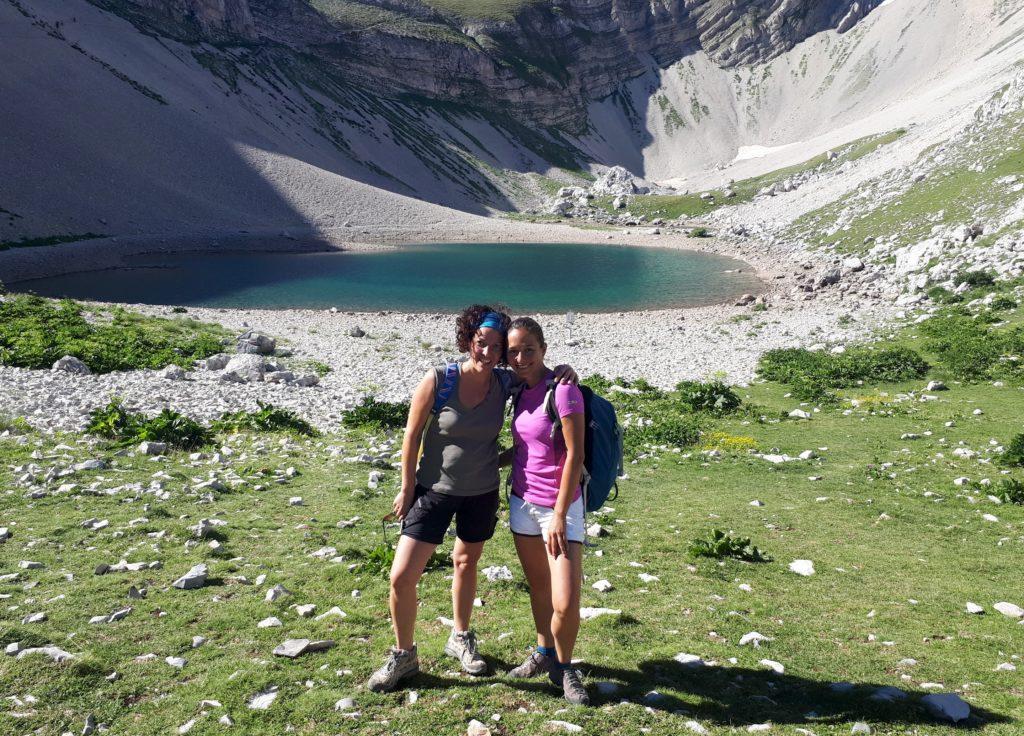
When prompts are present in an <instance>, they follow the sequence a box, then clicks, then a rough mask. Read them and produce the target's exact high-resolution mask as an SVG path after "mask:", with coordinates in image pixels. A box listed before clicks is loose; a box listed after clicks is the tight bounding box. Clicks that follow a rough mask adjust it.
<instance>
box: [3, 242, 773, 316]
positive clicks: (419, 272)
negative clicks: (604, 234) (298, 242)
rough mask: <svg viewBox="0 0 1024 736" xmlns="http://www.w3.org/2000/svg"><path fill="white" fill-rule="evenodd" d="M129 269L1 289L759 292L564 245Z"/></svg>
mask: <svg viewBox="0 0 1024 736" xmlns="http://www.w3.org/2000/svg"><path fill="white" fill-rule="evenodd" d="M131 263H132V266H131V267H130V268H121V269H114V270H108V271H91V272H86V273H77V274H69V275H66V276H58V277H54V278H48V279H36V280H32V281H22V282H20V283H15V284H10V285H9V286H10V287H11V288H12V289H13V290H16V291H32V292H35V293H37V294H40V295H43V296H51V297H65V296H66V297H73V298H77V299H92V300H98V301H112V302H129V303H143V304H175V305H179V304H180V305H187V306H208V307H238V308H264V309H286V308H317V309H320V308H328V307H338V308H339V309H347V310H358V311H375V310H382V309H388V310H397V311H409V312H421V311H445V312H450V311H453V310H457V309H460V308H462V307H464V306H465V305H466V304H470V303H473V302H499V303H503V304H505V305H507V306H508V307H509V308H510V309H513V310H515V311H519V312H562V311H566V310H576V311H581V312H599V311H600V312H604V311H625V310H641V309H657V308H664V307H680V306H699V305H706V304H715V303H721V302H724V301H727V300H729V299H731V298H733V297H736V296H738V295H739V294H742V293H744V292H749V291H757V290H758V289H759V287H760V286H761V284H760V282H759V281H758V280H757V279H756V278H755V276H754V274H753V269H752V268H751V267H750V266H749V265H747V264H745V263H741V262H740V261H735V260H732V259H729V258H723V257H720V256H714V255H707V254H703V253H695V252H691V251H680V250H670V249H667V248H644V247H630V246H617V245H584V244H565V243H559V244H540V243H536V244H521V243H516V244H508V243H497V244H489V243H479V244H477V243H473V244H465V243H460V244H454V243H443V244H425V245H413V246H406V247H402V248H396V249H388V250H382V251H373V252H367V251H362V252H358V251H346V252H329V253H221V254H211V253H185V254H178V255H148V256H139V257H137V258H135V259H133V260H132V262H131ZM737 269H742V271H741V272H736V271H737Z"/></svg>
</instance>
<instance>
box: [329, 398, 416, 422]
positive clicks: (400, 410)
mask: <svg viewBox="0 0 1024 736" xmlns="http://www.w3.org/2000/svg"><path fill="white" fill-rule="evenodd" d="M408 416H409V403H408V402H404V401H403V402H390V401H378V400H377V399H376V398H374V397H373V396H364V397H363V400H362V401H361V402H359V404H357V405H356V406H355V407H353V408H351V409H349V410H348V411H346V412H345V413H344V414H342V417H341V423H342V425H344V426H346V427H362V428H367V429H398V428H401V427H404V426H405V420H406V418H407V417H408Z"/></svg>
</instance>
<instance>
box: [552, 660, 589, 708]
mask: <svg viewBox="0 0 1024 736" xmlns="http://www.w3.org/2000/svg"><path fill="white" fill-rule="evenodd" d="M548 678H549V679H550V680H551V684H552V685H554V686H555V687H557V688H558V689H559V690H561V691H562V694H563V695H564V696H565V699H566V700H568V701H569V702H570V703H572V704H573V705H590V696H589V695H587V689H586V688H585V687H583V681H582V680H581V679H580V673H579V672H578V671H577V670H575V669H573V668H572V667H569V668H567V669H564V670H562V669H559V668H558V667H552V668H551V671H550V672H548Z"/></svg>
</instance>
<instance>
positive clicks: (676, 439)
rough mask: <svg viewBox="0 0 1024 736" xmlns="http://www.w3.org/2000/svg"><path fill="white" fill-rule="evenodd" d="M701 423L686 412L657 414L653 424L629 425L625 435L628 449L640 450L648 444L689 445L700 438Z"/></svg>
mask: <svg viewBox="0 0 1024 736" xmlns="http://www.w3.org/2000/svg"><path fill="white" fill-rule="evenodd" d="M700 429H701V423H700V421H699V420H698V419H697V418H696V417H692V416H688V415H685V414H669V415H665V414H660V415H656V416H655V418H654V422H653V423H652V424H649V425H646V426H644V427H627V428H626V434H625V437H624V441H625V445H626V448H627V449H628V450H631V451H633V452H637V451H640V450H641V449H642V448H643V447H644V446H646V445H668V446H669V447H688V446H689V445H692V444H695V443H696V442H697V440H699V439H700Z"/></svg>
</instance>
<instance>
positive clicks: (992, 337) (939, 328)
mask: <svg viewBox="0 0 1024 736" xmlns="http://www.w3.org/2000/svg"><path fill="white" fill-rule="evenodd" d="M996 319H998V317H997V316H996V315H995V314H993V313H992V312H987V313H981V314H971V313H970V312H968V311H967V310H965V309H963V308H957V307H947V308H945V309H944V310H942V311H941V312H940V313H938V314H936V315H935V316H934V317H932V318H931V319H929V320H927V321H926V322H923V323H921V325H920V328H919V329H920V332H921V334H922V335H924V336H925V337H926V338H927V339H926V341H925V348H926V349H927V350H928V351H930V352H931V353H933V354H934V355H935V356H936V361H937V362H938V364H939V365H940V366H942V367H943V368H944V369H946V370H947V371H948V372H949V374H950V375H951V376H953V377H955V378H958V379H960V380H965V381H979V380H984V379H990V378H1003V377H1010V378H1015V377H1021V376H1024V326H1021V325H1012V326H1008V327H995V326H993V325H992V324H991V322H992V321H994V320H996Z"/></svg>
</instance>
